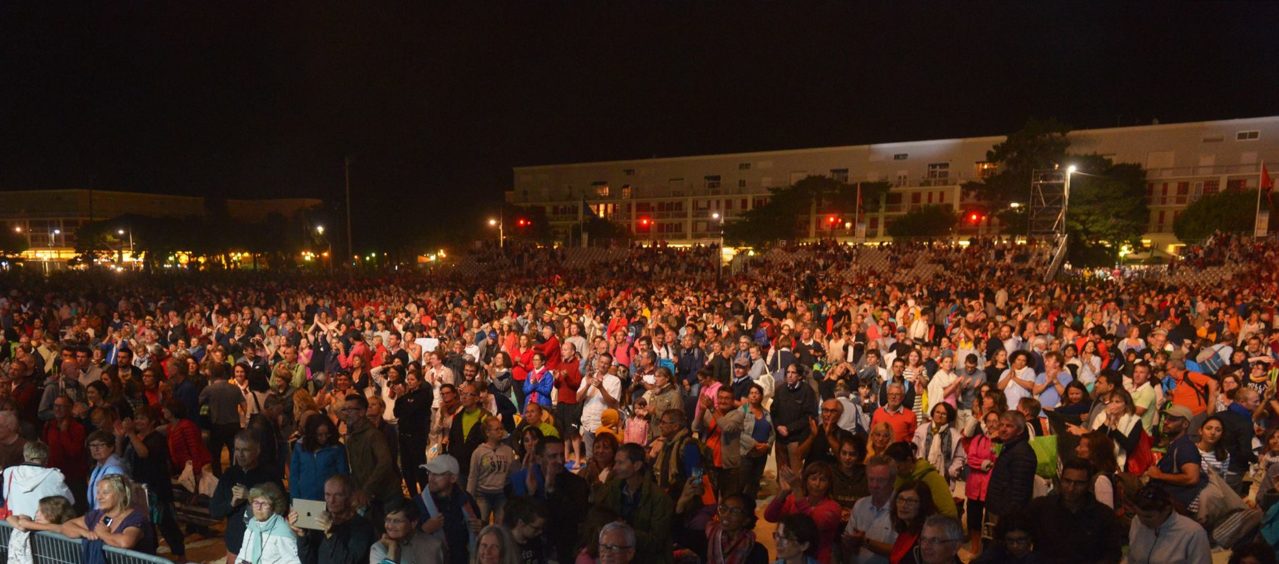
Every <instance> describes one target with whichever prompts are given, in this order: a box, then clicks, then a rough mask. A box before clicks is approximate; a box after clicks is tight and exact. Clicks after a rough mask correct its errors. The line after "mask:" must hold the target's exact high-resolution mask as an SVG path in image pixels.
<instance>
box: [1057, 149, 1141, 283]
mask: <svg viewBox="0 0 1279 564" xmlns="http://www.w3.org/2000/svg"><path fill="white" fill-rule="evenodd" d="M1071 162H1073V163H1075V166H1076V169H1077V171H1078V172H1077V173H1076V174H1074V175H1072V176H1071V181H1070V204H1069V206H1068V208H1067V210H1066V233H1067V234H1068V235H1069V236H1070V249H1069V250H1068V251H1067V254H1068V256H1069V257H1070V260H1071V262H1072V263H1073V264H1077V265H1081V266H1091V265H1101V264H1113V263H1114V261H1115V260H1116V259H1118V258H1119V249H1120V247H1122V246H1123V245H1125V244H1131V245H1134V246H1136V245H1138V244H1139V243H1140V240H1141V234H1142V233H1144V232H1145V231H1146V225H1147V223H1148V221H1149V220H1150V210H1149V208H1147V207H1146V171H1145V170H1143V169H1142V168H1141V165H1136V164H1132V163H1118V164H1116V163H1112V162H1111V161H1110V159H1107V158H1105V157H1102V156H1099V155H1084V156H1076V157H1072V158H1071Z"/></svg>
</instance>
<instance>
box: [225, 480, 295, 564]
mask: <svg viewBox="0 0 1279 564" xmlns="http://www.w3.org/2000/svg"><path fill="white" fill-rule="evenodd" d="M249 508H250V510H251V511H252V512H253V518H252V519H249V521H248V522H247V523H245V525H244V542H243V543H242V544H241V545H240V549H239V550H238V551H236V561H237V562H254V563H257V562H261V563H274V564H291V563H299V562H301V560H299V559H298V539H297V536H295V535H294V534H293V530H292V529H290V528H289V522H288V520H287V518H286V515H287V514H288V511H289V500H288V499H287V498H285V497H284V491H283V490H281V489H280V486H278V485H276V484H274V483H271V482H265V483H262V484H258V485H256V486H254V487H253V489H251V490H249Z"/></svg>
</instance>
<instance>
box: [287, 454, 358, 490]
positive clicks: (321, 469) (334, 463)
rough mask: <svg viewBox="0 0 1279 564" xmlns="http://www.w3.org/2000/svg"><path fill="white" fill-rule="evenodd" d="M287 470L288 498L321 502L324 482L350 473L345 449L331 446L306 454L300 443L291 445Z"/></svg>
mask: <svg viewBox="0 0 1279 564" xmlns="http://www.w3.org/2000/svg"><path fill="white" fill-rule="evenodd" d="M289 469H290V470H289V471H290V474H289V497H292V498H293V499H312V500H322V499H324V482H325V480H328V479H329V478H331V477H333V476H334V475H336V474H342V475H348V474H350V473H351V467H350V466H349V465H348V463H347V460H346V447H344V446H342V445H332V446H326V447H320V448H319V449H318V450H316V451H315V452H308V451H307V450H306V449H304V448H302V441H298V442H297V444H295V445H293V459H292V462H291V463H290V464H289Z"/></svg>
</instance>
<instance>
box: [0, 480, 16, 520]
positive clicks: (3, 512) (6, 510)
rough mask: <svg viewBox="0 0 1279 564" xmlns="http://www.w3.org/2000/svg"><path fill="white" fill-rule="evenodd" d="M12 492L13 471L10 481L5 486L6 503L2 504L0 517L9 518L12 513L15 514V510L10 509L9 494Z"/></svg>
mask: <svg viewBox="0 0 1279 564" xmlns="http://www.w3.org/2000/svg"><path fill="white" fill-rule="evenodd" d="M11 493H13V472H10V473H9V483H8V484H5V486H4V505H3V506H0V519H8V518H9V516H10V515H13V512H12V511H9V494H11Z"/></svg>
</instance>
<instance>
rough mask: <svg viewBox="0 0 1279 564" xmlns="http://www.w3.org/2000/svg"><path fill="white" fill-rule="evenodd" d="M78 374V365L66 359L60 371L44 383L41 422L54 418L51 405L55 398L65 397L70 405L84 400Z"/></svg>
mask: <svg viewBox="0 0 1279 564" xmlns="http://www.w3.org/2000/svg"><path fill="white" fill-rule="evenodd" d="M79 374H80V369H79V365H77V364H76V362H75V361H74V360H71V359H69V358H68V359H66V360H64V361H62V364H61V369H60V371H59V372H58V373H57V374H56V375H55V376H53V377H51V378H50V379H49V381H46V382H45V383H44V392H43V393H41V395H40V420H41V421H49V420H50V419H53V418H54V417H55V414H54V412H53V404H54V402H55V400H57V398H60V397H66V398H68V399H70V400H71V404H72V405H75V402H77V401H80V400H81V399H83V398H84V388H83V387H82V386H81V385H80V381H79V379H78V377H79Z"/></svg>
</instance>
